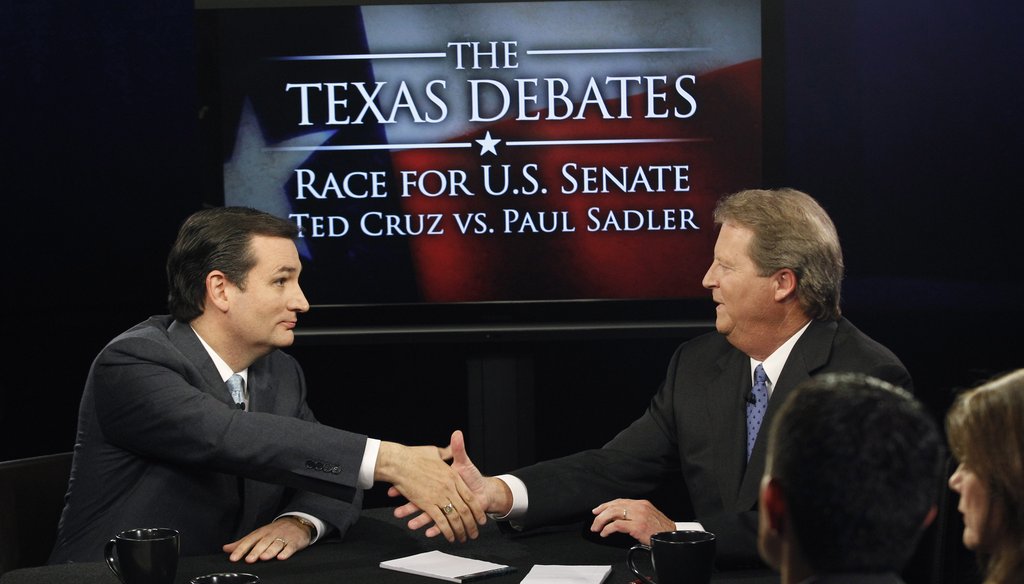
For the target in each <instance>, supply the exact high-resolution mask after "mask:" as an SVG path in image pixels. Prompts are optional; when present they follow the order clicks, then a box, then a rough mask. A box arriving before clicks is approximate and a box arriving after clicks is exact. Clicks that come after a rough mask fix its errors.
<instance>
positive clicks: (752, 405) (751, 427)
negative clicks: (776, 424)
mask: <svg viewBox="0 0 1024 584" xmlns="http://www.w3.org/2000/svg"><path fill="white" fill-rule="evenodd" d="M767 381H768V376H767V375H765V372H764V367H762V366H760V365H758V366H757V368H755V369H754V388H753V389H752V390H751V392H750V396H751V398H753V401H749V400H748V401H747V460H750V453H751V452H753V451H754V443H755V442H757V432H758V430H760V429H761V420H763V419H764V411H765V410H766V409H768V383H767Z"/></svg>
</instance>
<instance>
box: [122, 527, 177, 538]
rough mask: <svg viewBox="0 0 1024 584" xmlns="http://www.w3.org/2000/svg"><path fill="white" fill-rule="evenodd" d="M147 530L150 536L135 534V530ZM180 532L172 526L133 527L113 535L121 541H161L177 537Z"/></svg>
mask: <svg viewBox="0 0 1024 584" xmlns="http://www.w3.org/2000/svg"><path fill="white" fill-rule="evenodd" d="M140 531H142V532H148V533H149V534H150V537H140V536H137V535H135V533H136V532H140ZM180 535H181V534H180V533H179V532H178V530H177V529H174V528H172V527H135V528H132V529H125V530H124V531H121V532H119V533H118V534H117V535H116V536H115V537H116V538H117V539H119V540H122V541H162V540H165V539H174V538H176V537H179V536H180Z"/></svg>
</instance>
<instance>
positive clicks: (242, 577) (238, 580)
mask: <svg viewBox="0 0 1024 584" xmlns="http://www.w3.org/2000/svg"><path fill="white" fill-rule="evenodd" d="M259 581H260V577H259V576H257V575H256V574H240V573H237V572H225V573H222V574H207V575H205V576H196V577H195V578H192V579H191V580H189V581H188V582H189V584H259Z"/></svg>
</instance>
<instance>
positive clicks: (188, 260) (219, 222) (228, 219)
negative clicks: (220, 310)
mask: <svg viewBox="0 0 1024 584" xmlns="http://www.w3.org/2000/svg"><path fill="white" fill-rule="evenodd" d="M256 235H263V236H267V237H285V238H288V239H292V240H294V239H295V238H296V237H298V236H299V228H298V226H296V225H295V224H294V223H292V222H291V221H288V220H286V219H282V218H280V217H276V216H274V215H271V214H270V213H266V212H264V211H258V210H256V209H250V208H248V207H213V208H209V209H203V210H201V211H197V212H195V213H193V214H192V215H191V216H190V217H188V218H187V219H186V220H185V222H184V223H182V225H181V228H180V229H179V230H178V237H177V239H176V240H175V242H174V245H173V246H172V247H171V252H170V253H169V254H168V256H167V307H168V309H169V310H170V312H171V315H172V316H174V318H175V319H176V320H180V321H182V322H192V321H193V320H195V319H196V318H197V317H198V316H199V315H201V314H202V313H203V309H204V307H203V303H204V299H205V297H206V276H207V274H209V273H210V272H211V271H213V270H220V271H222V272H224V274H225V275H226V276H227V278H228V280H230V281H231V282H233V283H234V284H235V285H237V286H238V287H240V288H244V287H245V278H246V276H247V275H248V273H249V270H251V269H252V268H253V266H254V265H256V258H255V257H253V255H252V251H251V249H250V246H249V242H251V241H252V238H253V236H256Z"/></svg>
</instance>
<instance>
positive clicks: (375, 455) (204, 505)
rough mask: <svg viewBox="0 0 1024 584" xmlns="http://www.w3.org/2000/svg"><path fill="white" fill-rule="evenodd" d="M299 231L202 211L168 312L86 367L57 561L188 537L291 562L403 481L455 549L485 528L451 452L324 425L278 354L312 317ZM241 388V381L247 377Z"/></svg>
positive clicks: (251, 213) (179, 261) (293, 366)
mask: <svg viewBox="0 0 1024 584" xmlns="http://www.w3.org/2000/svg"><path fill="white" fill-rule="evenodd" d="M297 236H298V229H297V228H296V226H295V225H294V224H293V223H291V222H289V221H286V220H284V219H281V218H278V217H275V216H273V215H270V214H267V213H264V212H261V211H256V210H253V209H247V208H241V207H218V208H213V209H206V210H202V211H199V212H197V213H195V214H193V215H192V216H191V217H189V218H188V219H187V220H186V221H185V222H184V223H183V224H182V226H181V229H180V231H179V232H178V238H177V240H176V242H175V243H174V246H173V248H172V249H171V252H170V254H169V256H168V259H167V279H168V286H169V294H168V306H169V308H170V311H171V314H170V315H167V316H154V317H151V318H150V319H148V320H146V321H144V322H142V323H140V324H138V325H136V326H134V327H132V328H131V329H129V330H128V331H126V332H124V333H122V334H121V335H119V336H118V337H117V338H115V339H114V340H112V341H111V342H110V343H109V344H108V345H107V346H106V347H104V348H103V350H102V351H101V352H100V354H99V355H98V356H97V357H96V359H95V361H94V362H93V365H92V367H91V369H90V371H89V375H88V378H87V380H86V384H85V390H84V393H83V395H82V401H81V406H80V410H79V420H78V434H77V439H76V443H75V453H74V460H73V463H72V470H71V479H70V482H69V487H68V492H67V496H66V504H65V507H64V512H63V515H62V517H61V520H60V526H59V533H58V536H57V541H56V545H55V547H54V550H53V553H52V555H51V557H50V562H51V563H59V562H69V561H76V562H84V561H99V560H101V559H102V557H103V556H102V554H103V547H104V544H105V543H106V542H107V540H109V539H110V538H111V537H112V536H113V535H114V534H116V533H118V532H119V531H122V530H126V529H133V528H138V527H170V528H175V529H177V530H179V531H180V532H181V553H182V554H185V555H196V554H212V553H217V552H219V551H224V552H227V553H229V554H230V559H231V560H232V561H238V560H240V559H242V558H245V560H246V561H248V562H255V561H258V560H269V559H272V558H278V559H282V560H283V559H287V558H289V557H291V555H292V554H294V553H295V552H297V551H299V550H302V549H303V548H305V547H306V546H308V545H310V544H311V543H312V542H313V541H316V539H317V538H319V537H322V536H323V535H325V534H326V533H327V532H337V533H341V534H344V532H345V531H346V530H347V529H348V527H349V526H350V525H351V524H352V523H353V522H354V521H355V520H356V518H357V516H358V514H359V509H360V506H361V502H362V490H363V489H365V488H368V487H370V486H371V485H372V484H373V482H374V481H376V480H379V481H385V482H388V483H391V484H392V485H393V487H394V488H396V489H398V491H400V492H401V493H402V494H403V495H404V496H406V497H408V499H409V500H410V501H415V502H417V504H418V505H420V506H422V507H423V508H426V509H427V510H428V512H429V513H430V516H431V518H432V520H433V521H435V522H436V525H437V526H438V527H439V529H441V530H442V531H443V533H444V535H445V536H446V537H447V538H448V539H449V540H450V541H453V540H455V539H459V540H465V539H466V538H467V537H470V538H472V537H476V535H477V533H478V531H477V524H478V522H479V523H483V522H484V521H486V516H485V515H484V514H483V511H482V510H481V508H480V505H479V504H478V503H477V502H475V501H474V498H473V495H472V493H471V492H470V491H469V489H468V488H467V487H466V485H465V483H464V482H463V481H462V479H461V478H460V477H459V476H458V474H456V473H455V472H454V471H453V470H452V469H451V468H450V467H449V466H448V465H447V464H446V463H445V462H444V460H443V459H442V456H443V455H446V452H445V450H443V449H438V448H436V447H433V446H420V447H408V446H403V445H401V444H396V443H393V442H385V441H380V440H375V439H370V438H368V437H366V436H364V435H361V434H355V433H352V432H346V431H344V430H339V429H336V428H331V427H328V426H324V425H321V424H318V423H317V421H316V418H315V417H314V416H313V413H312V412H311V411H310V409H309V407H308V406H307V404H306V384H305V380H304V378H303V374H302V369H301V368H300V367H299V365H298V363H297V362H296V361H295V360H294V359H293V358H292V357H291V356H289V355H287V354H285V353H283V352H282V351H280V349H281V348H282V347H287V346H289V345H291V344H292V342H293V340H294V328H295V325H296V321H297V319H298V315H299V314H301V313H303V312H306V311H307V310H308V309H309V303H308V302H307V301H306V298H305V296H304V295H303V293H302V289H301V288H300V287H299V273H300V272H301V270H302V266H301V263H300V261H299V255H298V252H297V249H296V247H295V241H294V239H295V238H296V237H297ZM238 378H241V382H242V383H236V381H235V380H237V379H238Z"/></svg>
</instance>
